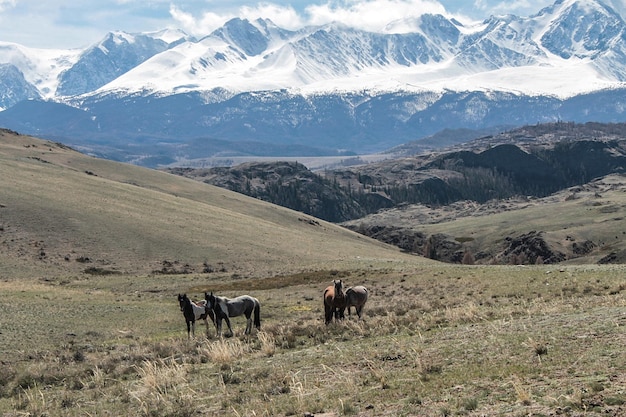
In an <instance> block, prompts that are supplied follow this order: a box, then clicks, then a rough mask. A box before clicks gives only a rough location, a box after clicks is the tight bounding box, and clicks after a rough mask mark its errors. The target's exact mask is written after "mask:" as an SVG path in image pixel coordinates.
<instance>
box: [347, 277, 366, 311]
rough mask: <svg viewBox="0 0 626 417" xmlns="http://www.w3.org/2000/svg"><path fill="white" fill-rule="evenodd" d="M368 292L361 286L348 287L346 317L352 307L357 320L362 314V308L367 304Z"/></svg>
mask: <svg viewBox="0 0 626 417" xmlns="http://www.w3.org/2000/svg"><path fill="white" fill-rule="evenodd" d="M368 295H369V291H368V290H367V288H365V287H364V286H363V285H357V286H356V287H350V288H348V289H347V290H346V307H347V308H348V315H350V307H354V309H355V310H356V314H357V316H359V319H360V318H361V315H362V314H363V306H365V303H366V302H367V297H368Z"/></svg>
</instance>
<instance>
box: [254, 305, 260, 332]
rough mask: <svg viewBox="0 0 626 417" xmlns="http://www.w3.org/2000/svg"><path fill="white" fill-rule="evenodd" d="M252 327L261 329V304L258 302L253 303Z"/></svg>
mask: <svg viewBox="0 0 626 417" xmlns="http://www.w3.org/2000/svg"><path fill="white" fill-rule="evenodd" d="M254 326H255V327H256V328H257V329H260V328H261V304H260V303H259V301H258V300H256V301H255V303H254Z"/></svg>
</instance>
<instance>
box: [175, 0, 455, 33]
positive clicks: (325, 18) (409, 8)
mask: <svg viewBox="0 0 626 417" xmlns="http://www.w3.org/2000/svg"><path fill="white" fill-rule="evenodd" d="M424 13H439V14H447V13H446V10H445V8H444V7H443V6H442V5H441V3H439V2H438V1H436V0H344V1H330V2H327V3H324V4H311V5H308V6H306V7H305V9H304V11H303V12H302V13H298V12H297V11H296V10H295V9H294V8H292V7H291V6H280V5H277V4H274V3H259V4H258V5H256V6H242V7H240V8H239V10H238V11H237V12H236V13H232V14H229V13H224V14H217V13H214V12H203V13H202V14H201V15H199V16H198V15H192V14H190V13H187V12H185V11H183V10H182V9H181V8H179V7H177V6H175V5H172V6H170V14H171V16H172V18H173V19H174V20H175V21H176V22H177V24H179V25H181V28H182V29H183V30H185V31H186V32H188V33H190V34H193V35H206V34H207V33H210V32H211V31H212V30H214V29H216V28H218V27H220V26H221V25H223V24H224V22H226V21H227V20H229V19H232V18H233V17H241V18H246V19H248V20H255V19H257V18H267V19H270V20H271V21H272V22H274V23H276V24H277V25H278V26H281V27H284V28H286V29H298V28H301V27H303V26H306V25H323V24H326V23H331V22H337V23H342V24H345V25H347V26H351V27H356V28H360V29H366V30H371V31H380V30H382V29H383V28H384V27H385V26H387V24H388V23H389V22H392V21H395V20H399V19H403V18H406V17H408V16H419V15H421V14H424Z"/></svg>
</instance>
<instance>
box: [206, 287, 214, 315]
mask: <svg viewBox="0 0 626 417" xmlns="http://www.w3.org/2000/svg"><path fill="white" fill-rule="evenodd" d="M204 299H205V300H206V308H208V309H211V310H212V309H213V308H215V296H214V295H213V291H211V294H209V293H206V292H205V293H204Z"/></svg>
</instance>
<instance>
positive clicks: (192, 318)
mask: <svg viewBox="0 0 626 417" xmlns="http://www.w3.org/2000/svg"><path fill="white" fill-rule="evenodd" d="M178 304H179V305H180V311H182V312H183V316H184V317H185V322H186V323H187V339H189V338H190V334H189V333H190V332H191V334H192V335H193V337H196V320H204V325H205V326H206V333H207V335H208V334H209V322H208V320H207V317H211V321H213V322H215V318H214V315H213V311H212V310H210V309H209V308H208V307H207V306H206V301H204V300H202V304H201V305H199V304H196V303H194V302H193V301H191V300H190V299H189V297H187V294H178Z"/></svg>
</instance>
